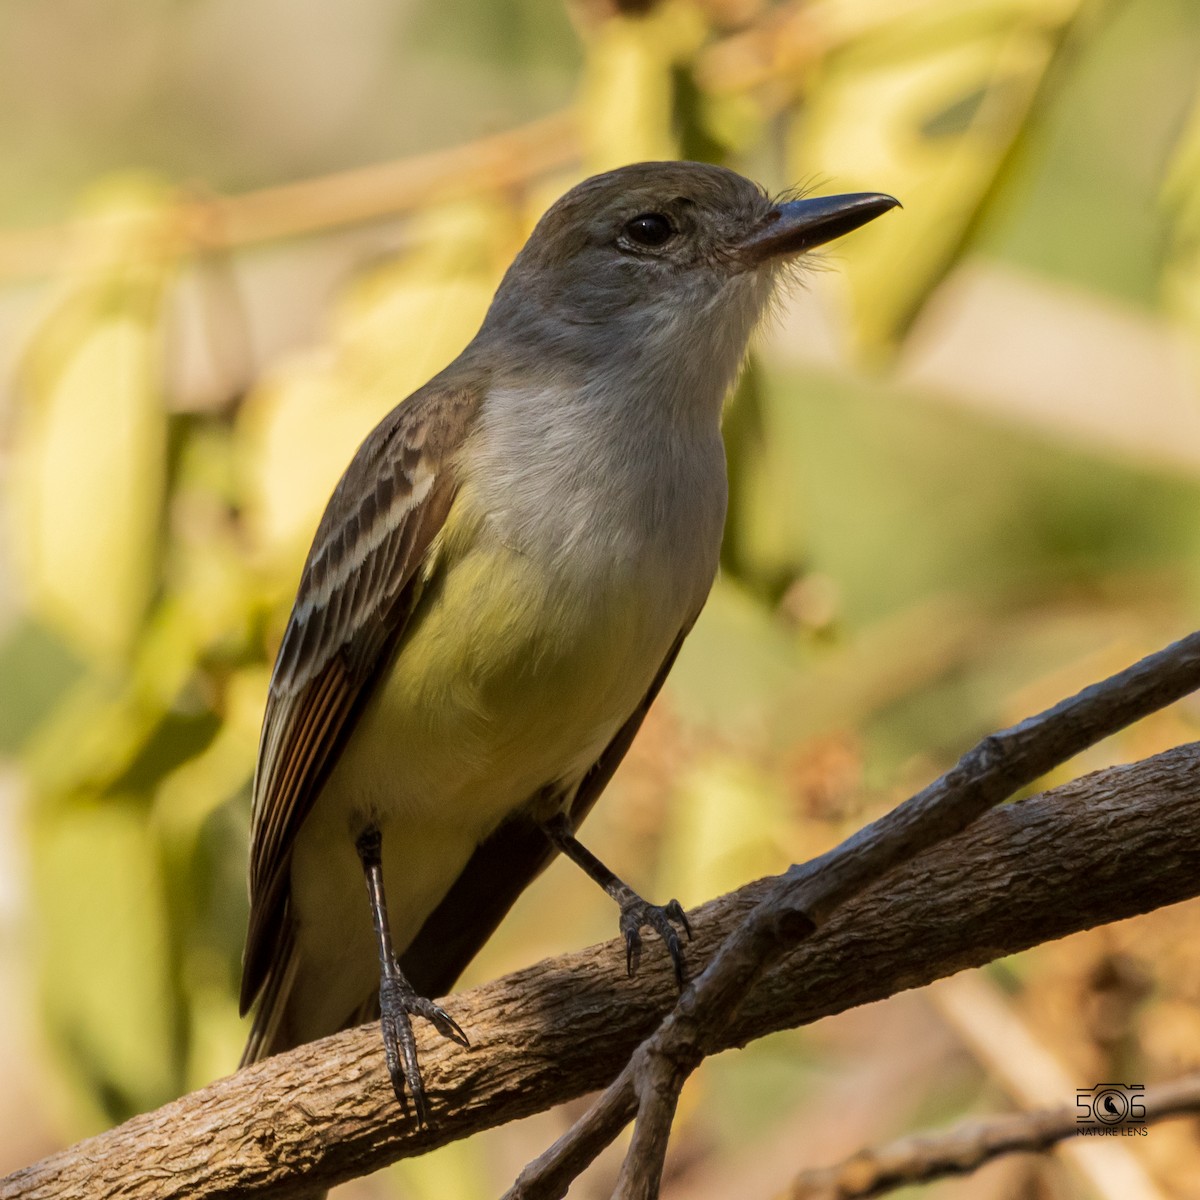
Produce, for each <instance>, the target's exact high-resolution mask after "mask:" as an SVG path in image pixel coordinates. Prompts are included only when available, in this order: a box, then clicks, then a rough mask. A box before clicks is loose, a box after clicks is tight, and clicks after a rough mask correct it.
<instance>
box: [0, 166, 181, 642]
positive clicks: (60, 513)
mask: <svg viewBox="0 0 1200 1200" xmlns="http://www.w3.org/2000/svg"><path fill="white" fill-rule="evenodd" d="M171 222H172V211H171V207H170V197H169V195H168V194H167V193H166V192H165V191H164V190H163V189H162V188H160V187H157V186H155V185H153V184H151V183H147V182H146V181H144V180H141V179H133V180H128V181H114V182H113V183H111V184H110V185H108V186H107V187H105V188H103V189H100V191H99V192H98V193H97V194H96V195H95V197H94V198H93V200H92V203H91V207H90V212H89V215H88V217H87V219H86V220H85V222H84V224H83V225H82V229H83V231H84V232H83V240H82V242H81V245H80V247H79V248H78V251H77V258H76V264H77V265H76V272H75V276H74V278H73V280H72V282H71V284H70V285H69V287H68V289H67V293H66V295H65V296H64V298H63V299H62V300H61V301H60V303H59V305H58V307H57V309H56V310H55V311H54V312H53V313H52V314H51V315H50V316H49V317H48V318H47V320H46V321H45V322H44V323H43V325H42V326H41V328H40V329H39V330H38V333H37V336H36V337H35V338H34V340H33V342H32V343H31V345H30V347H29V350H28V352H27V354H26V356H25V360H24V362H23V364H22V369H21V383H22V392H23V402H22V403H21V405H20V406H19V408H18V423H17V432H16V437H15V445H14V453H13V457H14V461H13V487H12V493H11V496H12V505H13V517H14V520H15V529H16V539H15V540H16V545H17V550H18V553H19V559H20V566H21V571H22V577H23V579H24V581H25V585H26V587H27V589H28V593H29V598H30V602H31V604H32V606H33V608H34V611H35V612H36V613H37V614H38V615H39V617H40V618H41V619H42V620H44V621H45V622H46V623H47V624H48V625H49V626H51V627H52V628H54V629H56V630H58V631H59V632H61V633H62V634H63V635H64V636H65V637H66V638H67V639H68V640H69V641H70V642H71V643H72V644H73V645H74V646H75V647H77V648H78V649H79V650H80V651H82V652H83V653H84V654H87V655H89V656H92V657H95V658H96V659H98V660H99V661H101V662H104V663H110V664H111V663H115V662H119V661H120V660H122V659H124V658H125V656H127V655H128V654H129V652H130V650H131V648H132V646H133V643H134V641H135V639H136V637H137V633H138V629H139V627H140V624H141V621H142V618H143V616H144V614H145V612H146V609H147V607H148V605H149V603H150V600H151V598H152V597H153V595H154V592H155V588H156V586H157V583H158V578H157V557H158V540H159V532H160V526H161V523H162V515H163V514H162V502H163V491H164V486H165V471H166V429H167V419H166V412H165V409H164V405H163V397H162V394H161V382H160V376H161V373H162V364H161V346H160V330H159V307H160V305H161V302H162V297H163V293H164V289H165V288H166V286H167V284H168V283H169V282H170V280H171V278H172V277H173V276H174V273H175V270H176V265H177V262H176V255H175V248H174V239H173V235H172V225H171Z"/></svg>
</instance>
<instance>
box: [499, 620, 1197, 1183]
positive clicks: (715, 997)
mask: <svg viewBox="0 0 1200 1200" xmlns="http://www.w3.org/2000/svg"><path fill="white" fill-rule="evenodd" d="M1197 687H1200V633H1193V634H1190V635H1189V636H1188V637H1186V638H1183V639H1181V640H1180V641H1178V642H1175V643H1174V644H1173V645H1171V646H1168V647H1167V648H1166V649H1164V650H1160V651H1158V652H1157V653H1156V654H1152V655H1149V656H1148V657H1146V658H1144V659H1142V660H1141V661H1140V662H1138V663H1135V664H1134V665H1133V666H1131V667H1128V668H1127V669H1126V670H1124V671H1121V672H1119V673H1118V674H1116V675H1113V676H1111V677H1110V678H1108V679H1106V680H1103V681H1102V682H1100V683H1096V684H1093V685H1092V686H1090V687H1087V688H1085V689H1084V690H1083V691H1081V692H1080V693H1079V694H1078V695H1076V696H1073V697H1071V698H1070V699H1067V700H1063V701H1061V702H1060V703H1059V704H1056V705H1055V706H1054V707H1053V708H1050V709H1047V710H1046V711H1045V712H1042V713H1039V714H1038V715H1037V716H1033V717H1029V718H1028V719H1026V720H1025V721H1022V722H1021V723H1020V724H1018V725H1015V726H1013V727H1012V728H1011V729H1006V730H1003V731H1001V732H999V733H994V734H991V735H989V736H988V737H986V738H984V740H983V741H982V742H980V743H979V744H978V745H977V746H976V747H975V748H974V749H973V750H970V751H969V752H968V753H967V754H965V755H964V756H963V757H962V758H961V759H960V760H959V762H958V764H957V765H956V766H955V767H954V768H953V769H952V770H950V771H949V772H947V773H946V774H945V775H943V776H942V777H941V778H940V779H938V780H936V781H935V782H934V783H932V784H930V785H929V787H927V788H925V789H924V790H923V791H921V792H919V793H918V794H917V795H915V796H913V797H911V798H910V799H909V800H907V801H905V802H904V803H903V804H901V805H899V806H898V807H897V808H894V809H892V811H891V812H889V813H887V814H885V815H884V816H882V817H880V818H879V819H878V820H876V821H873V822H872V823H871V824H870V825H867V826H866V827H864V828H863V829H861V830H859V831H858V832H857V833H855V834H854V835H852V836H851V837H850V838H847V839H846V841H844V842H843V843H841V845H839V846H837V847H836V848H835V849H833V850H831V851H829V852H828V853H826V854H823V855H821V856H820V857H818V858H816V859H813V860H812V861H811V862H809V863H806V864H804V865H803V866H799V867H794V868H793V869H792V870H791V871H789V872H788V873H787V874H786V875H785V876H783V877H782V878H781V879H780V881H779V883H778V884H777V886H776V887H775V889H774V890H773V891H772V893H771V895H770V896H769V897H768V898H767V899H765V900H764V901H763V902H762V903H761V904H760V905H759V906H758V907H757V908H756V909H755V910H754V912H752V913H751V914H750V915H749V917H747V919H746V921H745V922H744V923H743V924H742V926H741V927H740V928H738V929H737V930H735V931H734V932H733V933H732V934H731V935H730V936H729V937H728V938H727V939H726V941H725V943H724V944H723V945H722V947H721V949H720V950H719V951H718V953H717V955H716V957H715V958H714V959H713V961H712V962H711V963H710V964H709V965H708V967H707V968H706V969H705V970H704V972H703V973H702V974H701V975H700V976H699V978H697V979H696V980H695V982H694V983H693V984H691V985H690V986H689V987H687V988H686V989H685V990H684V992H683V994H682V995H681V996H680V998H679V1002H678V1003H677V1005H676V1006H675V1009H674V1011H673V1012H672V1013H671V1014H670V1016H669V1017H667V1019H666V1020H665V1021H664V1022H663V1023H662V1025H661V1026H660V1027H659V1028H658V1029H657V1030H656V1031H655V1033H654V1035H653V1036H652V1037H650V1038H648V1039H647V1040H646V1041H645V1042H644V1043H643V1044H642V1045H641V1046H639V1047H638V1049H637V1052H636V1053H635V1054H634V1055H633V1057H632V1058H631V1059H630V1061H629V1063H628V1064H627V1066H626V1067H625V1069H624V1070H623V1071H622V1072H621V1074H620V1075H619V1076H618V1077H617V1078H616V1080H614V1082H613V1083H612V1084H610V1085H609V1088H608V1089H607V1091H606V1092H605V1094H604V1095H603V1096H602V1097H601V1098H600V1100H599V1101H598V1102H597V1104H596V1105H595V1106H593V1108H591V1109H590V1110H589V1111H588V1112H587V1113H585V1114H584V1116H583V1117H581V1118H580V1119H579V1121H577V1122H576V1123H575V1125H574V1126H573V1127H572V1128H571V1129H570V1130H568V1131H567V1133H565V1134H564V1135H563V1136H562V1137H561V1138H560V1139H559V1140H558V1141H557V1142H556V1143H555V1144H554V1145H553V1146H551V1147H550V1148H549V1149H548V1150H547V1151H546V1152H545V1153H544V1154H542V1155H541V1156H540V1157H539V1158H537V1159H535V1160H534V1161H533V1162H532V1163H530V1164H529V1165H528V1166H526V1168H525V1169H524V1170H523V1171H522V1172H521V1174H520V1176H519V1177H518V1179H517V1181H516V1183H515V1184H514V1185H513V1187H512V1188H511V1189H510V1190H509V1192H508V1193H506V1196H505V1200H558V1198H559V1197H562V1196H564V1195H566V1190H567V1187H568V1186H569V1184H570V1181H571V1180H572V1179H573V1178H575V1176H577V1175H578V1174H579V1172H580V1171H581V1170H583V1169H584V1167H586V1166H587V1165H588V1164H589V1163H590V1162H591V1161H592V1159H593V1158H594V1157H595V1155H596V1154H597V1153H598V1152H599V1151H600V1150H601V1149H603V1148H604V1147H605V1146H607V1145H609V1144H611V1142H612V1141H613V1140H614V1139H615V1138H616V1136H617V1135H618V1134H619V1133H620V1131H621V1129H622V1128H623V1127H624V1123H623V1122H622V1121H621V1117H622V1116H623V1115H624V1114H625V1113H626V1112H628V1110H629V1108H630V1105H631V1102H632V1103H634V1104H635V1106H636V1113H637V1116H636V1120H637V1122H638V1123H639V1124H641V1123H643V1122H645V1123H647V1124H648V1125H649V1126H650V1128H649V1129H648V1130H647V1131H646V1134H645V1135H644V1136H643V1137H641V1138H639V1137H637V1136H636V1135H635V1137H634V1140H633V1142H632V1143H631V1147H630V1151H629V1155H628V1156H627V1158H628V1159H629V1160H630V1161H627V1163H626V1165H625V1167H624V1168H623V1170H622V1175H621V1179H622V1185H621V1187H619V1188H618V1190H617V1192H616V1193H615V1195H616V1197H617V1198H618V1200H627V1198H630V1200H632V1197H635V1196H636V1197H639V1198H640V1197H646V1198H648V1200H653V1197H655V1196H657V1195H658V1188H659V1182H660V1179H661V1174H662V1166H663V1159H662V1157H660V1156H659V1155H658V1153H657V1150H658V1147H660V1146H662V1145H663V1144H664V1141H665V1138H666V1136H667V1135H668V1134H669V1130H670V1125H671V1121H672V1118H673V1116H674V1109H675V1103H676V1101H677V1098H678V1089H679V1088H682V1086H683V1083H684V1081H685V1080H686V1079H687V1076H688V1075H689V1074H690V1072H691V1070H692V1069H694V1066H695V1064H696V1063H698V1062H699V1061H701V1060H702V1059H703V1058H704V1057H705V1056H706V1055H707V1054H708V1053H710V1052H711V1049H712V1046H713V1045H714V1044H715V1042H716V1040H717V1039H718V1038H719V1037H720V1034H721V1031H722V1030H723V1029H724V1027H725V1025H726V1024H727V1022H728V1021H729V1020H730V1018H731V1017H732V1015H733V1013H734V1012H735V1011H736V1009H737V1006H738V1004H739V1003H740V1002H741V1000H742V998H743V997H744V996H745V995H746V993H747V991H748V990H749V989H750V987H751V986H752V985H753V984H754V982H755V980H757V979H758V978H759V977H760V976H761V975H762V973H763V972H764V971H765V970H767V969H768V968H769V967H770V966H772V965H774V964H775V963H776V962H778V960H779V959H780V958H781V957H782V956H783V955H784V954H785V953H786V952H787V951H788V950H790V949H792V948H794V947H795V946H796V945H797V944H799V943H800V942H802V941H803V940H805V939H806V938H808V937H810V936H811V935H812V934H813V933H814V932H815V931H816V930H817V929H819V928H821V926H822V925H823V924H824V923H825V922H826V921H827V920H828V919H829V917H830V915H831V914H832V913H834V912H836V911H837V909H838V908H839V907H840V906H841V905H842V904H844V903H845V902H846V901H847V900H849V899H852V898H853V897H854V896H856V895H857V894H858V893H859V892H861V891H862V890H864V889H865V888H867V887H869V886H870V885H871V884H873V883H875V882H876V881H878V880H879V879H881V878H882V877H883V876H884V875H886V874H887V873H888V872H889V871H892V870H894V869H895V868H896V867H897V866H899V865H901V864H902V863H905V862H908V861H910V860H911V859H912V858H913V857H914V856H915V855H917V854H918V853H920V852H921V851H923V850H925V849H927V848H929V847H932V846H934V845H937V844H938V843H940V842H942V841H944V840H945V839H946V838H949V837H952V836H954V835H955V834H956V833H959V832H961V831H962V830H963V829H965V828H966V827H967V826H968V825H970V824H971V823H972V822H973V821H975V820H976V819H977V818H978V817H979V816H980V815H982V814H983V813H985V812H986V811H987V810H988V809H990V808H992V807H994V806H995V805H997V804H1000V803H1001V802H1002V801H1004V800H1006V799H1008V798H1009V797H1010V796H1012V794H1013V793H1014V792H1016V791H1018V790H1019V789H1021V788H1023V787H1026V786H1028V785H1029V784H1032V783H1033V782H1035V781H1036V780H1037V779H1038V778H1039V777H1040V776H1042V775H1044V774H1045V773H1046V772H1047V771H1049V770H1051V769H1052V768H1054V767H1056V766H1059V765H1061V764H1062V763H1064V762H1066V761H1067V760H1068V759H1070V758H1072V757H1074V756H1075V755H1076V754H1078V753H1080V752H1081V751H1083V750H1085V749H1087V748H1088V747H1089V746H1092V745H1094V744H1095V743H1096V742H1098V741H1100V740H1102V739H1103V738H1105V737H1107V736H1109V735H1110V734H1113V733H1115V732H1117V731H1118V730H1119V729H1122V728H1124V727H1125V726H1127V725H1129V724H1132V723H1133V722H1134V721H1136V720H1138V719H1140V718H1141V717H1144V716H1146V715H1148V714H1149V713H1152V712H1154V711H1156V710H1158V709H1160V708H1163V707H1164V706H1165V705H1167V704H1170V703H1171V702H1173V701H1175V700H1178V699H1180V698H1181V697H1183V696H1186V695H1187V694H1188V693H1189V692H1192V691H1194V690H1195V689H1196V688H1197ZM658 1059H662V1060H664V1061H665V1062H667V1063H668V1064H672V1065H673V1068H674V1069H673V1070H670V1071H666V1072H664V1071H663V1070H662V1069H660V1068H659V1067H657V1066H655V1060H658ZM664 1080H669V1085H666V1084H664ZM672 1090H673V1091H674V1094H672ZM643 1177H644V1180H643ZM635 1180H642V1181H640V1182H637V1183H636V1186H635V1182H634V1181H635Z"/></svg>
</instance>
